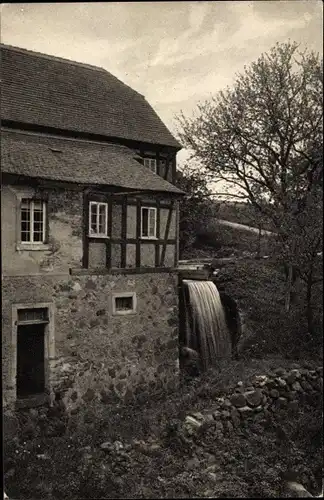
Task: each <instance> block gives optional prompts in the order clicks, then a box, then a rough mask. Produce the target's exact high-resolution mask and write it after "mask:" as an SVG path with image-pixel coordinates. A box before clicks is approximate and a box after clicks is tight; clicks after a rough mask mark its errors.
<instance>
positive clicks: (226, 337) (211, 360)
mask: <svg viewBox="0 0 324 500" xmlns="http://www.w3.org/2000/svg"><path fill="white" fill-rule="evenodd" d="M183 284H184V286H185V287H187V290H188V294H189V304H187V303H186V302H187V301H186V300H185V325H186V328H185V344H186V346H187V347H190V348H192V349H195V350H196V351H198V352H199V354H200V357H201V363H202V368H203V369H204V370H206V369H207V368H208V367H210V366H212V365H215V364H217V360H218V359H224V358H230V356H231V337H230V332H229V330H228V327H227V324H226V319H225V312H224V309H223V306H222V303H221V299H220V296H219V293H218V290H217V287H216V285H215V284H214V283H213V282H212V281H194V280H183Z"/></svg>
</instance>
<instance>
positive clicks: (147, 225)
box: [141, 207, 156, 239]
mask: <svg viewBox="0 0 324 500" xmlns="http://www.w3.org/2000/svg"><path fill="white" fill-rule="evenodd" d="M141 215H142V219H141V237H142V238H152V239H154V238H156V208H154V207H142V210H141Z"/></svg>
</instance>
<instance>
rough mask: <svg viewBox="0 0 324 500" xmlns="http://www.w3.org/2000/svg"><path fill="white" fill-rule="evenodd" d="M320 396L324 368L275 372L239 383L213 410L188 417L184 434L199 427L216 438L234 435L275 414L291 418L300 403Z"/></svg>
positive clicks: (193, 431)
mask: <svg viewBox="0 0 324 500" xmlns="http://www.w3.org/2000/svg"><path fill="white" fill-rule="evenodd" d="M322 393H323V367H319V368H317V369H313V370H312V369H306V368H299V369H292V370H289V371H287V370H285V369H283V368H278V369H276V370H275V371H274V372H273V373H272V374H269V375H257V376H255V377H254V378H252V379H251V381H250V383H249V384H245V385H244V384H243V382H238V383H237V385H236V387H235V388H234V389H233V388H232V389H229V390H228V392H226V393H224V396H223V397H220V398H217V399H216V401H215V406H214V407H213V408H209V409H207V410H205V411H203V412H196V413H192V414H191V415H188V416H187V417H186V418H185V420H184V422H183V429H184V431H185V433H186V434H188V435H193V434H194V433H195V432H196V431H197V430H198V429H199V428H200V427H201V426H202V425H212V426H214V427H215V432H216V434H218V435H219V437H221V436H222V435H223V434H227V433H229V432H233V431H234V430H235V429H236V428H240V427H241V426H245V425H246V424H247V423H248V421H249V419H264V417H265V416H266V415H269V414H271V413H274V412H278V411H281V412H286V413H287V415H289V414H294V412H296V411H297V410H298V406H299V403H300V402H301V401H303V400H304V401H307V400H309V401H312V400H314V399H315V398H318V397H320V396H321V395H322Z"/></svg>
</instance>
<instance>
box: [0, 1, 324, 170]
mask: <svg viewBox="0 0 324 500" xmlns="http://www.w3.org/2000/svg"><path fill="white" fill-rule="evenodd" d="M322 11H323V7H322V2H321V0H307V1H301V0H290V1H284V0H280V1H274V0H266V1H253V2H248V1H243V0H241V1H213V2H203V1H199V2H198V1H197V2H190V1H186V2H148V3H145V2H132V3H119V2H111V3H104V2H103V3H91V2H88V3H81V2H79V3H61V4H59V3H46V4H45V3H44V4H39V3H37V4H28V3H25V4H2V5H1V41H2V42H3V43H6V44H10V45H15V46H18V47H24V48H27V49H30V50H36V51H38V52H44V53H46V54H52V55H56V56H60V57H65V58H67V59H72V60H75V61H80V62H85V63H89V64H93V65H97V66H101V67H103V68H105V69H107V70H108V71H110V72H111V73H113V74H114V75H115V76H117V77H118V78H120V79H121V80H122V81H124V82H125V83H127V84H128V85H130V86H131V87H133V88H134V89H136V90H138V91H139V92H140V93H141V94H144V95H145V97H146V99H147V100H148V101H149V102H150V104H151V105H152V106H153V107H154V108H155V110H156V111H157V113H158V114H159V115H160V117H161V118H162V120H163V121H164V122H165V123H166V125H167V126H168V127H169V128H170V130H171V131H172V132H174V131H175V124H174V116H175V115H176V114H177V113H179V112H180V110H183V112H184V113H185V114H187V115H191V113H192V111H193V110H194V108H195V106H196V104H197V103H198V102H199V101H203V100H205V99H207V98H208V97H209V96H210V95H212V94H214V93H216V92H217V91H218V90H220V89H223V88H225V87H226V86H227V85H231V83H232V82H233V80H234V78H235V73H237V72H239V71H241V70H243V68H244V65H246V64H249V63H250V62H252V61H253V60H255V59H257V58H258V56H259V55H260V54H261V53H262V52H264V51H268V50H269V49H270V47H271V46H272V45H274V44H275V43H276V42H277V41H279V42H283V41H286V40H288V39H289V38H290V39H291V40H295V41H297V42H299V43H301V44H302V45H306V46H307V47H309V48H310V49H313V50H315V51H317V52H321V53H322V47H323V42H322V38H323V29H322V23H323V19H322ZM185 156H186V155H185V152H181V153H179V156H178V158H179V160H180V161H181V159H182V160H183V159H184V158H185Z"/></svg>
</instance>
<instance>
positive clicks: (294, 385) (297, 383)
mask: <svg viewBox="0 0 324 500" xmlns="http://www.w3.org/2000/svg"><path fill="white" fill-rule="evenodd" d="M291 387H292V388H293V389H294V391H297V392H302V391H303V389H302V386H301V385H300V383H299V382H294V383H293V384H292V386H291Z"/></svg>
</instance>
